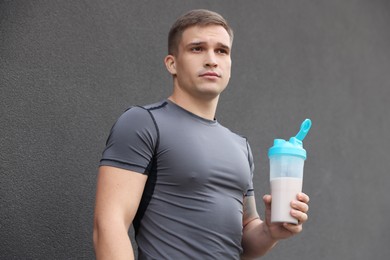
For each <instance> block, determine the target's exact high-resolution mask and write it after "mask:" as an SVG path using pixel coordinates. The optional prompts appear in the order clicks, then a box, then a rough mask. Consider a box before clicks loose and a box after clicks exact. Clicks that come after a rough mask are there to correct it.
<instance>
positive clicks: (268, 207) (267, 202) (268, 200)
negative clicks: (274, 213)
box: [263, 194, 272, 210]
mask: <svg viewBox="0 0 390 260" xmlns="http://www.w3.org/2000/svg"><path fill="white" fill-rule="evenodd" d="M263 201H264V205H265V209H266V210H271V201H272V197H271V195H269V194H266V195H264V196H263Z"/></svg>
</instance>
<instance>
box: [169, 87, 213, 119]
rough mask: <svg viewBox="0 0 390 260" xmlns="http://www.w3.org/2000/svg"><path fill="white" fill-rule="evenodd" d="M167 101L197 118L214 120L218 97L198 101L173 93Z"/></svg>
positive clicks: (197, 99) (176, 92)
mask: <svg viewBox="0 0 390 260" xmlns="http://www.w3.org/2000/svg"><path fill="white" fill-rule="evenodd" d="M168 99H169V100H171V101H172V102H174V103H175V104H176V105H178V106H181V107H182V108H184V109H185V110H187V111H190V112H191V113H193V114H195V115H197V116H200V117H203V118H205V119H208V120H214V119H215V113H216V110H217V105H218V99H219V96H217V97H215V98H213V99H199V98H194V97H192V96H190V95H185V94H183V93H178V91H174V92H173V94H172V95H171V96H170V97H169V98H168Z"/></svg>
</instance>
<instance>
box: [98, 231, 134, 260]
mask: <svg viewBox="0 0 390 260" xmlns="http://www.w3.org/2000/svg"><path fill="white" fill-rule="evenodd" d="M93 240H94V248H95V255H96V259H97V260H106V259H110V260H111V259H113V260H120V259H126V260H127V259H131V260H133V259H134V253H133V247H132V245H131V241H130V238H129V235H128V233H127V230H126V228H124V227H115V226H114V225H111V226H107V227H106V228H104V227H102V226H98V227H96V228H95V229H94V232H93Z"/></svg>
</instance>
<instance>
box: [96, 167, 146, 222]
mask: <svg viewBox="0 0 390 260" xmlns="http://www.w3.org/2000/svg"><path fill="white" fill-rule="evenodd" d="M146 180H147V175H145V174H141V173H137V172H133V171H129V170H124V169H120V168H116V167H111V166H101V167H100V168H99V175H98V181H97V189H96V205H95V221H99V222H105V221H108V222H112V221H115V222H119V223H123V225H125V226H126V228H129V226H130V224H131V222H132V221H133V219H134V216H135V214H136V212H137V209H138V205H139V203H140V200H141V197H142V193H143V190H144V187H145V183H146Z"/></svg>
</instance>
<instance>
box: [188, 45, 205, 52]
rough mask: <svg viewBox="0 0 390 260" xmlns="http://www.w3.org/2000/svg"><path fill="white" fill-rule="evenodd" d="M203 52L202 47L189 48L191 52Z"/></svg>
mask: <svg viewBox="0 0 390 260" xmlns="http://www.w3.org/2000/svg"><path fill="white" fill-rule="evenodd" d="M202 50H203V48H202V47H199V46H196V47H192V48H191V51H192V52H201V51H202Z"/></svg>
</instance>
